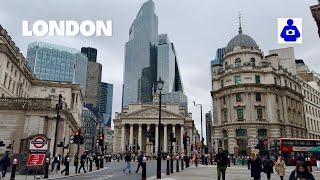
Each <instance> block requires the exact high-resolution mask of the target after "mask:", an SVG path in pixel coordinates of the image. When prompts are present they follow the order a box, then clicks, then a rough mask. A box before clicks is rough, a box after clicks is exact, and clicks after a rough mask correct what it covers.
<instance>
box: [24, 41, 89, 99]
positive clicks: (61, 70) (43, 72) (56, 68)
mask: <svg viewBox="0 0 320 180" xmlns="http://www.w3.org/2000/svg"><path fill="white" fill-rule="evenodd" d="M27 61H28V66H29V67H30V68H31V70H32V72H33V73H34V74H35V75H36V77H37V78H39V79H41V80H51V81H65V82H71V83H76V84H80V85H81V88H82V92H83V94H85V92H86V91H85V90H86V74H87V62H88V58H87V57H86V56H85V55H84V54H82V53H81V52H80V51H78V50H76V49H73V48H69V47H64V46H59V45H55V44H48V43H44V42H34V43H31V44H29V45H28V52H27Z"/></svg>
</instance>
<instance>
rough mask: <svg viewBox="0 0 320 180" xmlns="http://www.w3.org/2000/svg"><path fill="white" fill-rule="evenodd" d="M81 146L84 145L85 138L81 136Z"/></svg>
mask: <svg viewBox="0 0 320 180" xmlns="http://www.w3.org/2000/svg"><path fill="white" fill-rule="evenodd" d="M80 144H84V137H83V136H81V135H80Z"/></svg>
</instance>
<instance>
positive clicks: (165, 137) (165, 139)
mask: <svg viewBox="0 0 320 180" xmlns="http://www.w3.org/2000/svg"><path fill="white" fill-rule="evenodd" d="M163 151H164V152H168V130H167V125H166V124H164V125H163Z"/></svg>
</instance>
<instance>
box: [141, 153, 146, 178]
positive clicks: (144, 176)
mask: <svg viewBox="0 0 320 180" xmlns="http://www.w3.org/2000/svg"><path fill="white" fill-rule="evenodd" d="M146 179H147V158H146V157H145V156H143V162H142V174H141V180H146Z"/></svg>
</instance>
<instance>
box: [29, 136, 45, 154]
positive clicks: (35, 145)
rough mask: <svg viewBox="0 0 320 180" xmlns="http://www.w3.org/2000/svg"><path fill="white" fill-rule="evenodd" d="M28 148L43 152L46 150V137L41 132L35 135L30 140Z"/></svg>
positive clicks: (32, 150)
mask: <svg viewBox="0 0 320 180" xmlns="http://www.w3.org/2000/svg"><path fill="white" fill-rule="evenodd" d="M29 149H30V151H31V152H40V151H41V152H44V151H47V150H48V139H47V138H46V136H44V135H42V134H38V135H35V136H34V137H33V138H32V139H31V140H30V146H29Z"/></svg>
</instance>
